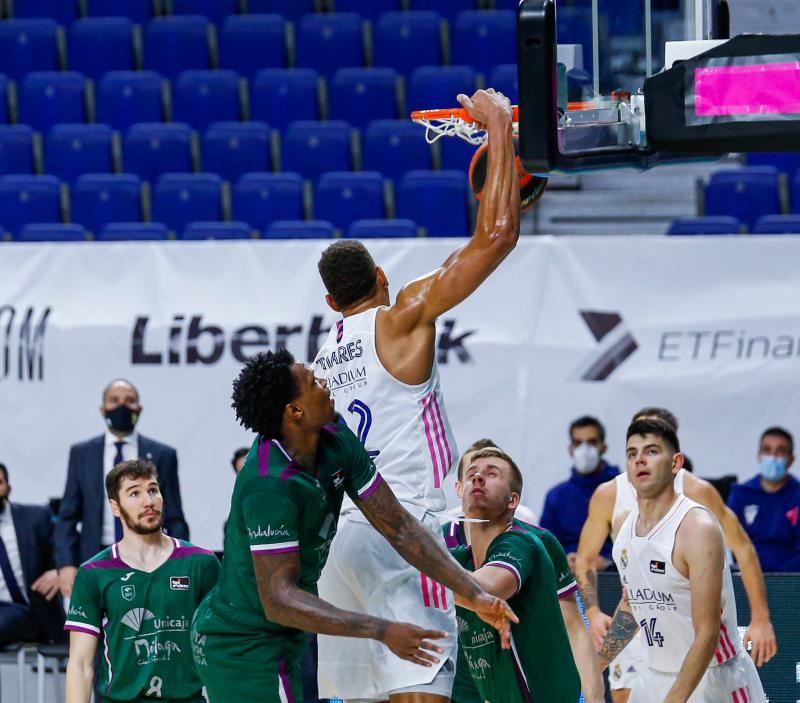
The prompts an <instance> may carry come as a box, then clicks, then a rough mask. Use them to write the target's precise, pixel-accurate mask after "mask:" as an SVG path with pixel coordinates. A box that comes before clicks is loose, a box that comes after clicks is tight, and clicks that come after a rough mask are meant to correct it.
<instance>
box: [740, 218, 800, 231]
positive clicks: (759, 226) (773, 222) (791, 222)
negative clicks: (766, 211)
mask: <svg viewBox="0 0 800 703" xmlns="http://www.w3.org/2000/svg"><path fill="white" fill-rule="evenodd" d="M752 234H800V215H765V216H764V217H760V218H759V219H758V221H757V222H756V224H755V226H754V227H753V229H752Z"/></svg>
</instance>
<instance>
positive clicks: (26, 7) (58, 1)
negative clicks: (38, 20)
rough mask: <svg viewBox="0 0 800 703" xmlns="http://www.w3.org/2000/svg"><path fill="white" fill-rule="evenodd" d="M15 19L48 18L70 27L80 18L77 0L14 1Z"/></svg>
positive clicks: (12, 5)
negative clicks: (71, 23)
mask: <svg viewBox="0 0 800 703" xmlns="http://www.w3.org/2000/svg"><path fill="white" fill-rule="evenodd" d="M9 7H10V8H13V16H14V17H20V18H21V17H46V18H48V19H52V20H55V21H56V22H58V23H59V24H63V25H68V24H69V23H70V22H72V21H74V20H75V19H77V17H78V2H77V0H13V2H12V3H9Z"/></svg>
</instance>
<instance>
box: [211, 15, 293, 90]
mask: <svg viewBox="0 0 800 703" xmlns="http://www.w3.org/2000/svg"><path fill="white" fill-rule="evenodd" d="M219 65H220V68H229V69H231V70H233V71H237V72H238V73H240V74H241V75H243V76H245V77H246V78H252V77H253V76H254V75H255V74H256V73H257V72H258V71H259V69H262V68H271V67H273V68H283V67H284V66H286V35H285V25H284V21H283V17H281V16H280V15H233V16H231V17H226V18H225V21H224V22H223V24H222V29H221V30H220V33H219Z"/></svg>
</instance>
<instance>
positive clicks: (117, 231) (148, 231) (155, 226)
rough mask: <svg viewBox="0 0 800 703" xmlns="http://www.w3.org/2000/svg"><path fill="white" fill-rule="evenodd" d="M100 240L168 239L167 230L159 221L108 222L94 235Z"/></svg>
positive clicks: (137, 240) (142, 240) (140, 240)
mask: <svg viewBox="0 0 800 703" xmlns="http://www.w3.org/2000/svg"><path fill="white" fill-rule="evenodd" d="M95 239H97V240H98V241H100V242H144V241H163V240H165V239H169V230H168V229H167V226H166V225H165V224H162V223H161V222H109V223H108V224H107V225H106V226H105V227H103V229H102V230H101V231H100V234H98V235H95Z"/></svg>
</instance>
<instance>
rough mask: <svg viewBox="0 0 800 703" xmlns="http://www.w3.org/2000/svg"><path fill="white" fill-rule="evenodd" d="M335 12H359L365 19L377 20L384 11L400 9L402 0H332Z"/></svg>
mask: <svg viewBox="0 0 800 703" xmlns="http://www.w3.org/2000/svg"><path fill="white" fill-rule="evenodd" d="M332 3H333V4H332V9H333V11H334V12H357V13H358V14H359V15H361V16H362V17H363V18H364V19H367V20H373V21H374V20H376V19H378V17H380V15H382V14H383V13H384V12H392V11H395V10H400V9H401V7H400V0H332Z"/></svg>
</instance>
